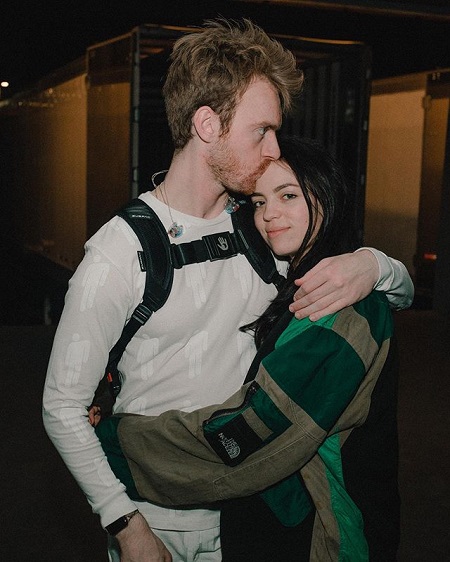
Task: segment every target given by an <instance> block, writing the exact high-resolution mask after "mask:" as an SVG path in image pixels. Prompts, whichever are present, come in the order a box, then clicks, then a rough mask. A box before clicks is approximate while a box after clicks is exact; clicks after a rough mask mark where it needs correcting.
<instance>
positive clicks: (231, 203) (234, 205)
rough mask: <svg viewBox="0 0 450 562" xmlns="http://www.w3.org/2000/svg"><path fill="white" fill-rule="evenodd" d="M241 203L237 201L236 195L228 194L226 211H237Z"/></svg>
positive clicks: (229, 212)
mask: <svg viewBox="0 0 450 562" xmlns="http://www.w3.org/2000/svg"><path fill="white" fill-rule="evenodd" d="M239 207H240V205H239V203H238V202H237V201H236V199H235V198H234V197H231V196H228V201H227V203H226V205H225V211H226V212H227V213H228V214H229V215H231V213H234V212H236V211H237V210H238V209H239Z"/></svg>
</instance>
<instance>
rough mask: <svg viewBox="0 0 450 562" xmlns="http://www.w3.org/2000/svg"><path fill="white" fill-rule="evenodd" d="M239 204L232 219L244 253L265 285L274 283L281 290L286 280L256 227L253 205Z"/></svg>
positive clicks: (245, 201)
mask: <svg viewBox="0 0 450 562" xmlns="http://www.w3.org/2000/svg"><path fill="white" fill-rule="evenodd" d="M239 203H240V207H239V209H238V210H237V211H235V212H234V213H232V215H231V218H232V221H233V225H234V230H235V232H236V234H237V236H238V237H239V239H240V243H241V245H242V249H243V252H242V253H243V254H244V255H245V256H246V258H247V259H248V261H249V262H250V265H251V266H252V267H253V269H254V270H255V271H256V272H257V273H258V275H259V276H260V277H261V279H262V280H263V281H264V282H265V283H267V284H270V283H273V284H274V285H275V286H276V287H277V289H280V287H281V284H282V283H283V281H285V278H284V277H283V276H282V275H281V273H279V271H278V269H277V266H276V263H275V259H274V257H273V254H272V252H271V251H270V248H269V247H268V246H267V244H266V243H265V242H264V240H263V238H262V236H261V234H260V233H259V232H258V230H257V228H256V226H255V223H254V220H253V208H252V205H251V203H250V201H249V200H244V201H239Z"/></svg>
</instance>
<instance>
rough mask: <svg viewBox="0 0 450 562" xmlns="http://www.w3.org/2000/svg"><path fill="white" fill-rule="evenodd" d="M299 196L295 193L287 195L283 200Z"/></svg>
mask: <svg viewBox="0 0 450 562" xmlns="http://www.w3.org/2000/svg"><path fill="white" fill-rule="evenodd" d="M296 197H297V195H296V194H295V193H285V194H284V195H283V199H295V198H296Z"/></svg>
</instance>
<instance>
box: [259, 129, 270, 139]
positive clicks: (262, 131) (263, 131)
mask: <svg viewBox="0 0 450 562" xmlns="http://www.w3.org/2000/svg"><path fill="white" fill-rule="evenodd" d="M268 130H269V127H260V128H259V129H258V133H259V134H260V135H261V136H262V137H263V136H264V135H265V134H266V133H267V131H268Z"/></svg>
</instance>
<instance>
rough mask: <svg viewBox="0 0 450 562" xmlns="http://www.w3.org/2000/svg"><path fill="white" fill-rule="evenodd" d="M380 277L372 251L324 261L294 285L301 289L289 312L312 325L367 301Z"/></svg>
mask: <svg viewBox="0 0 450 562" xmlns="http://www.w3.org/2000/svg"><path fill="white" fill-rule="evenodd" d="M379 275H380V271H379V266H378V262H377V259H376V258H375V256H374V255H373V254H372V252H370V251H369V250H360V251H359V252H354V253H353V254H342V255H340V256H334V257H332V258H325V259H323V260H322V261H320V262H319V263H318V264H317V265H316V266H315V267H313V268H312V269H311V270H310V271H308V273H307V274H306V275H304V276H303V277H302V278H300V279H297V280H296V281H295V284H296V285H298V286H299V287H300V289H298V290H297V292H296V293H295V295H294V302H293V303H292V304H291V305H290V306H289V310H290V311H291V312H294V313H295V317H296V318H306V317H308V316H309V318H310V320H312V321H313V322H314V321H316V320H319V319H320V318H322V317H323V316H326V315H327V314H333V313H334V312H337V311H339V310H341V309H342V308H345V307H346V306H349V305H351V304H354V303H355V302H358V301H360V300H361V299H363V298H365V297H366V296H367V295H368V294H369V293H370V292H371V291H372V289H373V287H374V285H375V283H376V282H377V280H378V277H379Z"/></svg>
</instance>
